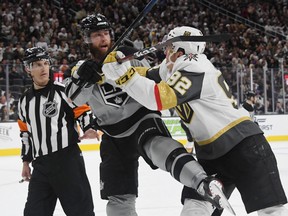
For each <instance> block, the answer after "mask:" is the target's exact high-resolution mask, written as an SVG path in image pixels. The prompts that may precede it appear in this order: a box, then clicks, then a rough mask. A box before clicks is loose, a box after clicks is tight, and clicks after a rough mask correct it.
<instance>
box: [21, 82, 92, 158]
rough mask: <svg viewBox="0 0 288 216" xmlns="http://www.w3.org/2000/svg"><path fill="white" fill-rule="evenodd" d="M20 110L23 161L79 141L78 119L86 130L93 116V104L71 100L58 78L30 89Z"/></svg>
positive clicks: (22, 101)
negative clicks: (42, 85)
mask: <svg viewBox="0 0 288 216" xmlns="http://www.w3.org/2000/svg"><path fill="white" fill-rule="evenodd" d="M18 110H19V117H18V125H19V128H20V136H21V140H22V152H21V157H22V159H23V161H32V160H33V159H34V158H36V157H40V156H43V155H47V154H50V153H52V152H55V151H58V150H60V149H63V148H65V147H67V146H68V145H74V144H76V143H78V141H79V140H78V136H79V135H78V130H77V123H76V120H77V121H78V122H79V124H80V127H81V129H82V130H83V131H86V130H87V129H88V128H90V127H91V125H90V123H92V120H93V115H92V112H91V110H90V107H89V106H88V105H83V106H79V107H77V106H76V105H75V104H73V103H69V102H68V98H67V96H66V95H65V91H64V85H63V84H61V83H58V82H54V83H52V82H49V84H48V85H47V86H46V87H45V88H43V89H39V90H35V89H34V88H33V87H31V88H30V89H28V90H27V91H26V92H25V93H24V94H23V95H22V97H21V98H20V100H19V103H18Z"/></svg>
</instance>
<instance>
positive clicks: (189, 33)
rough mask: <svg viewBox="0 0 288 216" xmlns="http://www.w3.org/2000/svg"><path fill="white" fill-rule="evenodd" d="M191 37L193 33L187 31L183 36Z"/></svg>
mask: <svg viewBox="0 0 288 216" xmlns="http://www.w3.org/2000/svg"><path fill="white" fill-rule="evenodd" d="M190 35H191V32H189V31H185V32H184V34H183V36H190Z"/></svg>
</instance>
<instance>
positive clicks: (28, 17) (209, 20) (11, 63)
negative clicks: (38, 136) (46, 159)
mask: <svg viewBox="0 0 288 216" xmlns="http://www.w3.org/2000/svg"><path fill="white" fill-rule="evenodd" d="M148 2H149V1H148V0H133V1H131V0H101V1H98V0H94V1H93V0H90V1H88V0H75V1H68V0H49V1H48V0H41V1H40V0H9V1H8V0H2V1H1V5H0V11H1V17H0V19H1V38H0V81H1V80H2V81H3V80H5V79H6V73H5V72H6V69H7V68H8V69H9V84H10V85H11V86H13V85H15V84H16V82H15V83H13V81H14V80H18V79H22V80H23V85H25V81H26V80H27V82H28V81H29V83H30V80H29V77H28V76H27V74H26V73H25V71H24V68H23V65H22V64H21V59H22V57H23V54H24V50H25V49H27V48H29V47H33V46H41V47H44V48H45V49H46V50H47V51H48V52H49V53H50V56H51V57H52V65H53V67H52V69H53V71H54V72H57V73H59V72H60V73H65V72H67V71H69V69H71V67H72V65H73V64H75V62H77V61H78V60H79V59H84V58H88V57H89V56H87V55H88V53H89V52H88V51H87V47H85V45H84V43H83V41H82V38H81V31H80V29H79V21H80V20H81V19H82V18H83V17H85V16H86V15H88V14H91V13H95V12H98V13H101V14H103V15H105V16H106V17H107V18H108V20H110V21H111V23H112V26H113V27H114V37H115V40H117V38H119V36H120V35H121V34H122V33H123V32H124V31H125V30H126V28H127V27H128V26H129V25H130V24H131V23H132V21H133V20H134V19H135V17H136V16H137V15H138V14H139V12H141V11H142V10H143V8H144V7H145V6H146V5H147V3H148ZM200 2H201V0H159V1H158V3H157V4H156V6H154V8H153V9H152V11H151V12H150V13H149V14H148V15H147V16H146V17H145V18H144V19H143V20H142V21H141V25H139V27H137V28H136V29H135V30H134V31H133V32H132V33H131V35H130V37H129V39H130V40H131V41H132V42H133V45H134V46H135V47H136V48H138V49H143V48H146V47H150V46H153V45H155V44H157V43H159V42H161V41H162V39H163V36H164V35H165V34H167V33H168V32H169V31H170V30H171V29H173V28H174V27H176V26H182V25H189V26H193V27H196V28H198V29H200V30H201V31H202V32H203V33H204V35H211V34H220V33H230V34H231V35H232V38H231V39H230V40H229V41H226V42H222V43H208V44H207V46H206V51H205V53H206V55H207V56H208V58H209V59H211V61H212V62H213V64H214V65H215V66H216V67H217V68H219V69H221V71H222V73H223V74H224V77H225V78H226V80H227V82H228V85H229V86H230V87H231V89H232V92H234V93H235V92H236V91H237V89H236V88H237V83H236V82H237V77H236V76H237V74H238V73H237V72H238V71H239V70H241V71H242V73H241V74H243V77H242V78H243V80H242V83H241V84H242V85H241V88H243V89H244V91H248V90H251V88H252V87H251V86H250V75H249V74H250V70H251V69H253V71H254V73H253V90H254V91H255V92H256V94H257V95H258V96H259V101H261V100H260V99H261V98H263V96H264V95H263V93H264V85H263V72H262V71H263V69H265V68H267V69H268V68H269V69H271V68H272V69H274V73H273V82H274V83H273V87H274V89H275V91H274V89H273V90H272V91H267V92H268V97H269V98H271V95H270V94H275V97H276V100H277V98H281V95H283V93H284V94H285V95H288V85H287V84H286V85H285V87H284V88H283V86H282V78H283V77H282V73H281V70H285V72H286V73H287V74H288V24H287V20H288V0H266V1H265V0H262V1H253V3H250V2H251V1H248V0H229V1H228V0H217V1H216V0H210V1H209V2H210V3H213V4H215V5H217V6H219V7H222V8H224V9H225V10H228V11H230V12H232V13H233V14H237V15H239V16H241V17H243V18H245V19H248V20H251V21H253V22H255V23H258V24H260V25H261V26H263V29H262V30H257V29H256V28H253V27H249V25H247V24H246V23H243V22H242V23H240V22H236V21H234V20H232V19H231V18H229V17H227V16H225V15H223V14H221V13H218V12H217V11H216V12H215V11H213V10H211V9H209V8H207V7H205V6H203V5H202V4H201V3H200ZM267 33H269V34H267ZM163 58H164V56H163V53H162V52H158V53H156V57H155V58H153V60H151V65H155V64H159V62H161V61H162V59H163ZM267 83H268V87H270V86H271V77H270V78H269V76H268V80H267ZM1 84H3V85H4V84H5V83H4V81H3V82H1ZM0 91H1V90H0ZM269 92H270V93H269ZM271 92H272V93H271ZM5 93H6V92H5V89H3V88H2V91H1V100H0V108H1V114H0V119H2V120H3V116H4V114H3V113H2V112H4V111H2V107H4V108H5V103H6V99H7V95H6V94H5ZM235 96H236V97H239V95H235ZM8 97H9V96H8ZM13 97H15V95H12V94H10V97H9V98H10V99H11V98H12V101H13ZM278 102H279V103H280V106H283V101H281V100H277V106H279V104H278ZM281 103H282V105H281ZM10 104H11V106H10V109H11V108H15V104H14V103H10ZM259 104H260V102H259ZM260 105H261V104H260ZM260 105H259V107H258V108H257V109H258V113H259V114H261V113H263V110H264V109H263V104H262V105H261V106H262V107H261V106H260ZM267 106H268V110H271V109H272V108H271V105H267ZM286 107H288V105H287V106H286ZM4 108H3V109H4ZM6 111H7V107H6ZM256 111H257V110H256ZM11 112H12V114H11V115H12V116H11V118H15V114H14V111H13V110H12V111H11ZM4 120H5V119H4Z"/></svg>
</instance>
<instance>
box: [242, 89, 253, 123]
mask: <svg viewBox="0 0 288 216" xmlns="http://www.w3.org/2000/svg"><path fill="white" fill-rule="evenodd" d="M245 96H246V99H245V101H244V103H243V104H242V107H243V108H244V109H246V110H247V111H248V112H249V114H250V117H251V119H252V120H254V114H255V109H254V106H255V103H256V97H255V93H254V92H253V91H248V92H247V93H246V94H245Z"/></svg>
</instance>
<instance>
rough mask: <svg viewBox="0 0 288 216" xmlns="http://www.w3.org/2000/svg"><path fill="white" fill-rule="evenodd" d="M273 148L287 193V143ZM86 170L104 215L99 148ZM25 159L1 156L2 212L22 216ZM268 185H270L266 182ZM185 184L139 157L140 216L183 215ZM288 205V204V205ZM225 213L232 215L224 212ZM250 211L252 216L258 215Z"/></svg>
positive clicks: (237, 204) (238, 207)
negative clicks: (181, 212) (22, 160)
mask: <svg viewBox="0 0 288 216" xmlns="http://www.w3.org/2000/svg"><path fill="white" fill-rule="evenodd" d="M271 146H272V149H273V151H274V153H275V155H276V158H277V161H278V168H279V171H280V177H281V180H282V184H283V187H284V190H285V192H286V194H288V166H287V163H288V142H273V143H271ZM83 154H84V158H85V163H86V169H87V173H88V177H89V180H90V184H91V187H92V193H93V197H94V206H95V215H96V216H105V215H106V214H105V205H106V201H104V200H101V199H100V195H99V168H98V166H99V162H100V156H99V151H90V152H87V151H86V152H83ZM21 168H22V162H21V160H20V157H16V156H6V157H0V176H1V178H0V215H1V216H21V215H23V208H24V205H25V201H26V197H27V186H28V183H26V182H24V183H21V184H20V183H19V180H20V179H21ZM267 187H269V185H267ZM181 190H182V186H181V185H180V183H178V182H177V181H176V180H174V179H173V178H172V177H171V176H170V175H169V174H168V173H166V172H164V171H162V170H151V169H150V167H148V165H147V164H146V163H145V162H144V161H143V160H142V159H140V169H139V198H138V199H137V211H138V216H177V215H180V211H181V208H182V206H181V203H180V195H181ZM230 203H231V204H232V206H233V208H234V210H235V212H236V214H237V215H238V216H245V215H247V213H246V211H245V209H244V206H243V204H242V201H241V198H240V195H239V193H238V192H237V191H235V192H234V193H233V194H232V197H231V198H230ZM286 207H287V208H288V205H286ZM54 215H55V216H64V215H65V214H64V213H63V211H62V209H61V206H60V205H59V203H58V204H57V206H56V210H55V213H54ZM222 215H223V216H229V215H230V213H229V212H226V211H225V212H224V213H223V214H222ZM256 215H257V213H255V212H254V213H251V214H249V216H256Z"/></svg>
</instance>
